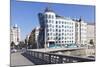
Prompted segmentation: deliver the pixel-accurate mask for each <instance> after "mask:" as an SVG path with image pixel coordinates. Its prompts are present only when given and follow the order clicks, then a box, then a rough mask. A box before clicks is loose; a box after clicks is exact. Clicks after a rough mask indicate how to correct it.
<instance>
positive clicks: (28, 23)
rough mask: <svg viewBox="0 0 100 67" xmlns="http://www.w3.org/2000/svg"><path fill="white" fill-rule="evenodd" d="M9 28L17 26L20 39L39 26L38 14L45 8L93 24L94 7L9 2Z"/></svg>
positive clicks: (14, 0) (12, 0)
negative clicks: (19, 31)
mask: <svg viewBox="0 0 100 67" xmlns="http://www.w3.org/2000/svg"><path fill="white" fill-rule="evenodd" d="M10 6H11V13H10V14H11V15H10V18H11V21H10V23H11V26H13V25H14V24H17V25H18V26H19V27H20V29H21V39H22V40H23V39H24V38H25V37H26V35H28V34H29V33H31V31H32V30H33V29H34V28H35V27H37V26H39V20H38V13H40V12H43V11H44V9H45V8H46V7H50V8H51V9H52V10H53V11H54V12H55V13H56V14H58V15H61V16H64V17H71V18H80V17H82V19H83V20H84V21H86V22H87V23H94V22H95V6H93V5H92V6H91V5H75V4H58V3H43V2H42V3H40V2H25V1H16V0H11V5H10Z"/></svg>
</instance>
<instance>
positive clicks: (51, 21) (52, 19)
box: [38, 8, 87, 47]
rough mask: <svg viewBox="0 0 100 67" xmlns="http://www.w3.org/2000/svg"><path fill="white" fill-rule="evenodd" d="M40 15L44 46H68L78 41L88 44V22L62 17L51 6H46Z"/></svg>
mask: <svg viewBox="0 0 100 67" xmlns="http://www.w3.org/2000/svg"><path fill="white" fill-rule="evenodd" d="M38 16H39V22H40V28H41V29H42V31H40V33H41V34H40V36H42V37H40V38H42V42H43V43H42V44H44V47H53V46H55V47H57V46H58V47H59V46H60V47H66V46H68V45H73V44H74V45H75V44H76V43H78V44H86V41H87V40H86V29H87V27H86V25H87V23H85V22H84V21H82V20H80V19H79V20H78V21H76V20H73V19H71V18H69V17H62V16H60V15H58V14H56V13H55V12H54V11H53V10H51V9H50V8H46V9H45V11H44V12H43V13H39V14H38ZM83 33H84V34H83ZM76 35H77V36H76Z"/></svg>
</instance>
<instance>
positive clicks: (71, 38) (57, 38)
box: [48, 37, 73, 40]
mask: <svg viewBox="0 0 100 67" xmlns="http://www.w3.org/2000/svg"><path fill="white" fill-rule="evenodd" d="M52 39H54V40H63V39H65V40H66V39H67V40H68V39H70V40H73V37H62V38H61V37H56V38H54V37H48V40H52Z"/></svg>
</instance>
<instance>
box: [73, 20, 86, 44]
mask: <svg viewBox="0 0 100 67" xmlns="http://www.w3.org/2000/svg"><path fill="white" fill-rule="evenodd" d="M74 21H75V42H76V44H77V45H78V46H81V45H86V44H87V23H85V22H84V21H83V20H81V19H79V20H74Z"/></svg>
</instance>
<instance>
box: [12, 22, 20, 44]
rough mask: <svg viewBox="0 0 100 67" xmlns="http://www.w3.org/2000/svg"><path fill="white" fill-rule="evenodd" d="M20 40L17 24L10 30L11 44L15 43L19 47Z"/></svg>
mask: <svg viewBox="0 0 100 67" xmlns="http://www.w3.org/2000/svg"><path fill="white" fill-rule="evenodd" d="M20 40H21V38H20V28H19V27H18V26H17V24H15V25H14V26H13V27H11V30H10V42H14V43H15V45H18V43H19V42H20Z"/></svg>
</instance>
